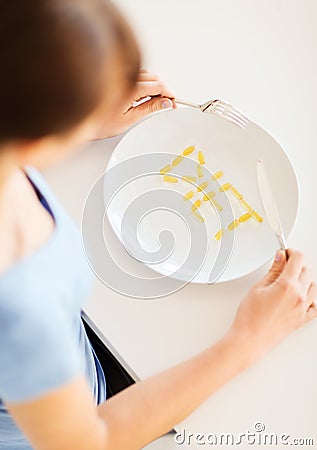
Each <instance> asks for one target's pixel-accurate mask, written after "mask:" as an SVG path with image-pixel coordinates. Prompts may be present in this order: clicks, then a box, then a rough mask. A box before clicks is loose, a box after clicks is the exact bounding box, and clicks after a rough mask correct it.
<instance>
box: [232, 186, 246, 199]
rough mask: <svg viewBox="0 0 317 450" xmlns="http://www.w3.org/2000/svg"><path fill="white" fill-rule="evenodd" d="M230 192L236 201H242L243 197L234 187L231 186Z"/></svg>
mask: <svg viewBox="0 0 317 450" xmlns="http://www.w3.org/2000/svg"><path fill="white" fill-rule="evenodd" d="M231 192H232V193H233V195H234V196H235V197H237V199H238V200H242V199H243V195H242V194H240V192H239V191H238V190H237V189H236V188H235V187H233V186H232V188H231Z"/></svg>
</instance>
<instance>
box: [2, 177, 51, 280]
mask: <svg viewBox="0 0 317 450" xmlns="http://www.w3.org/2000/svg"><path fill="white" fill-rule="evenodd" d="M0 216H1V220H0V248H1V254H0V276H1V275H2V274H4V273H5V272H6V271H7V270H9V269H10V267H12V266H14V264H15V263H17V262H18V261H19V260H21V259H23V258H25V257H27V256H28V255H29V254H32V252H34V251H35V250H36V249H37V248H39V247H40V246H41V245H43V244H44V243H45V242H46V241H47V240H48V239H49V238H50V236H51V235H52V233H53V230H54V220H53V218H52V215H51V214H50V213H49V212H48V211H47V210H46V209H45V208H43V205H42V204H41V203H40V202H39V200H38V197H37V194H36V192H35V190H34V188H33V186H32V185H31V183H30V182H29V180H28V178H27V176H26V175H25V174H24V173H23V171H21V170H14V171H12V173H10V175H9V176H8V178H7V180H6V181H5V183H4V185H3V186H2V198H1V205H0Z"/></svg>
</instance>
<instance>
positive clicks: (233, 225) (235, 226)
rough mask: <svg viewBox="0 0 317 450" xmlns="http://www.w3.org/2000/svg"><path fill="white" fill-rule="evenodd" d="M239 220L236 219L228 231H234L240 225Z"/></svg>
mask: <svg viewBox="0 0 317 450" xmlns="http://www.w3.org/2000/svg"><path fill="white" fill-rule="evenodd" d="M239 223H240V222H239V219H234V221H233V222H231V223H230V224H229V225H228V230H229V231H232V230H233V229H234V228H237V226H238V225H239Z"/></svg>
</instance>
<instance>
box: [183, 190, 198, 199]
mask: <svg viewBox="0 0 317 450" xmlns="http://www.w3.org/2000/svg"><path fill="white" fill-rule="evenodd" d="M194 195H195V193H194V191H189V192H187V194H185V195H184V197H183V198H184V200H190V199H191V198H193V197H194Z"/></svg>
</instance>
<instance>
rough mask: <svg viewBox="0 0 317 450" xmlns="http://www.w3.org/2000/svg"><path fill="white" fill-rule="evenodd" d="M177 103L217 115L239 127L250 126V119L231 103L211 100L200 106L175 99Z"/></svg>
mask: <svg viewBox="0 0 317 450" xmlns="http://www.w3.org/2000/svg"><path fill="white" fill-rule="evenodd" d="M174 101H175V103H178V104H180V105H185V106H190V107H192V108H198V109H200V111H202V112H204V113H208V114H216V115H218V116H221V117H223V118H224V119H227V120H229V121H230V122H232V123H234V124H235V125H237V126H238V127H240V128H242V129H245V128H246V127H247V126H248V123H249V119H248V118H247V117H246V116H244V115H243V114H242V113H241V112H239V111H238V110H236V109H235V108H234V107H233V106H232V105H230V104H229V103H226V102H223V101H222V100H209V101H208V102H205V103H203V104H202V105H199V104H198V103H193V102H188V101H185V100H181V99H179V98H176V99H174Z"/></svg>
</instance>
